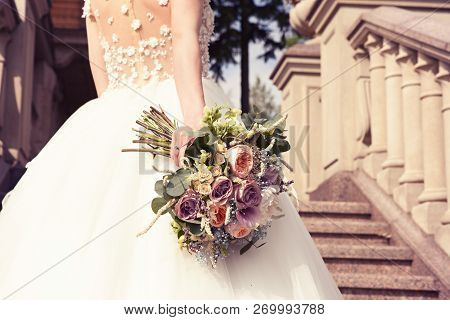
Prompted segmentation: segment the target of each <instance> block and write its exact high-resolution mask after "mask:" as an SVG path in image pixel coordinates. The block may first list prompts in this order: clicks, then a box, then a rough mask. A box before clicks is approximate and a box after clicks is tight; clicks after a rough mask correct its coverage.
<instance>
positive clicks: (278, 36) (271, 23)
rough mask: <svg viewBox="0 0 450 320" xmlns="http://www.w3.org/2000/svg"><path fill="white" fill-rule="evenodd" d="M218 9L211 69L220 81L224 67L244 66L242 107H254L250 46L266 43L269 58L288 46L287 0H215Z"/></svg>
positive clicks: (213, 0)
mask: <svg viewBox="0 0 450 320" xmlns="http://www.w3.org/2000/svg"><path fill="white" fill-rule="evenodd" d="M211 4H212V6H213V8H214V10H215V15H216V21H215V37H214V39H213V41H212V43H211V70H212V72H213V73H214V76H215V78H216V80H218V79H221V80H224V77H223V67H225V66H226V65H228V64H237V63H238V59H237V57H240V60H239V62H240V66H241V107H242V110H243V111H244V112H248V111H249V106H250V96H249V93H250V82H249V75H250V72H249V64H250V61H249V45H250V43H257V42H262V43H263V46H264V50H265V51H264V52H263V53H262V54H261V55H260V58H262V59H264V60H265V61H267V60H269V59H272V58H274V57H275V53H276V51H277V50H280V49H283V48H284V47H285V41H286V34H287V33H288V32H289V30H290V28H289V14H288V9H287V8H286V3H285V0H212V1H211Z"/></svg>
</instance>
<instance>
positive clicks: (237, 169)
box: [227, 144, 253, 179]
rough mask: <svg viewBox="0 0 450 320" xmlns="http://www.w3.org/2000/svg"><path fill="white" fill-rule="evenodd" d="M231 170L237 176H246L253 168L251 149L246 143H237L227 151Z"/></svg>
mask: <svg viewBox="0 0 450 320" xmlns="http://www.w3.org/2000/svg"><path fill="white" fill-rule="evenodd" d="M227 158H228V161H229V163H230V168H231V172H232V173H233V174H234V175H235V176H237V177H239V178H242V179H243V178H246V177H247V176H248V175H249V173H250V171H252V169H253V151H252V148H250V147H249V146H246V145H242V144H240V145H237V146H234V147H232V148H231V149H229V150H228V151H227Z"/></svg>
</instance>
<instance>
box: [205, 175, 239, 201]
mask: <svg viewBox="0 0 450 320" xmlns="http://www.w3.org/2000/svg"><path fill="white" fill-rule="evenodd" d="M232 193H233V183H232V182H231V180H230V179H228V178H227V177H224V176H221V177H218V178H217V179H216V180H215V181H214V183H213V184H212V187H211V193H210V194H209V197H210V199H211V200H212V201H213V202H214V203H217V204H221V205H224V204H225V203H226V202H227V200H228V198H229V197H230V196H231V194H232Z"/></svg>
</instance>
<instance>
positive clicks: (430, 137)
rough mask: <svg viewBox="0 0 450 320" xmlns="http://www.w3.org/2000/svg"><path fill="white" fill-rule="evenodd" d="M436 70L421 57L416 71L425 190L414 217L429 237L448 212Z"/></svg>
mask: <svg viewBox="0 0 450 320" xmlns="http://www.w3.org/2000/svg"><path fill="white" fill-rule="evenodd" d="M437 67H438V64H437V62H436V61H435V60H434V59H431V58H430V57H428V56H425V55H423V54H421V53H419V56H418V59H417V64H416V70H417V71H418V72H419V73H420V85H421V90H420V99H421V108H422V135H423V167H424V190H423V192H422V193H421V194H420V195H419V198H418V200H419V203H420V204H419V205H417V206H415V207H414V208H413V209H412V211H411V214H412V217H413V219H414V220H415V221H416V223H417V224H418V225H419V226H420V227H421V228H422V229H423V230H424V231H425V232H426V233H428V234H434V233H435V231H436V229H437V228H438V227H439V226H440V224H441V223H440V220H441V217H442V215H443V214H444V212H445V211H446V209H447V202H446V200H447V191H446V181H445V174H444V173H445V159H444V126H443V119H442V112H441V110H442V90H441V85H440V84H439V83H438V82H437V81H436V73H437V69H438V68H437Z"/></svg>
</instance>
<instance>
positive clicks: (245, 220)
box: [236, 207, 261, 229]
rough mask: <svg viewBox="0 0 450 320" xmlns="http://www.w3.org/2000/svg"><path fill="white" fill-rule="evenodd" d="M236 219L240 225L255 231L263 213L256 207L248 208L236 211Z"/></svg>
mask: <svg viewBox="0 0 450 320" xmlns="http://www.w3.org/2000/svg"><path fill="white" fill-rule="evenodd" d="M236 219H237V220H238V221H239V223H240V224H241V225H243V226H245V227H247V228H249V229H254V228H256V227H257V226H258V224H259V221H260V220H261V211H259V209H258V208H256V207H248V208H245V209H240V210H237V211H236Z"/></svg>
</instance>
